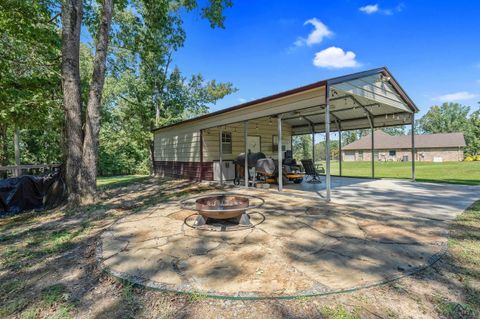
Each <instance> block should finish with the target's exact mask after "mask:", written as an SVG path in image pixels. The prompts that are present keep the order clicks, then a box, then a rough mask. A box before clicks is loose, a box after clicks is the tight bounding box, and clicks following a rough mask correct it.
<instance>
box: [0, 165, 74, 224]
mask: <svg viewBox="0 0 480 319" xmlns="http://www.w3.org/2000/svg"><path fill="white" fill-rule="evenodd" d="M64 196H65V183H64V182H63V179H62V176H61V174H60V172H54V173H50V174H45V175H41V176H35V175H25V176H21V177H14V178H7V179H3V180H0V216H3V215H7V214H8V215H10V214H18V213H21V212H23V211H27V210H31V209H36V210H43V209H49V208H53V207H55V206H57V205H58V204H60V203H61V202H62V201H63V199H64Z"/></svg>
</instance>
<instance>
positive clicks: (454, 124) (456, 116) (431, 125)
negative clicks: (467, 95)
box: [419, 103, 470, 134]
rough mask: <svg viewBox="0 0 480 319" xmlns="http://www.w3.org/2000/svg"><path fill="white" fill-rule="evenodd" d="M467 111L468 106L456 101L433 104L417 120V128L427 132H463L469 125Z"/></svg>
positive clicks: (468, 109) (468, 110)
mask: <svg viewBox="0 0 480 319" xmlns="http://www.w3.org/2000/svg"><path fill="white" fill-rule="evenodd" d="M469 112H470V107H469V106H466V105H461V104H458V103H443V104H442V105H441V106H437V105H434V106H432V107H431V108H430V109H429V110H428V112H427V113H426V114H425V115H424V116H423V117H422V118H421V119H420V120H419V128H420V130H421V131H422V132H424V133H428V134H433V133H452V132H465V130H466V129H467V128H468V126H469V123H468V113H469Z"/></svg>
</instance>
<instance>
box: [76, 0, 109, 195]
mask: <svg viewBox="0 0 480 319" xmlns="http://www.w3.org/2000/svg"><path fill="white" fill-rule="evenodd" d="M112 11H113V0H103V5H102V13H101V18H100V25H99V28H98V32H97V40H96V42H97V43H96V49H95V59H94V61H93V74H92V82H91V83H90V93H89V96H88V104H87V112H86V119H85V134H84V139H83V153H82V165H81V172H80V190H81V196H82V202H83V203H93V202H94V200H95V193H96V190H97V161H98V135H99V132H100V106H101V103H102V95H103V85H104V83H105V69H106V60H107V49H108V36H109V31H110V25H111V22H112Z"/></svg>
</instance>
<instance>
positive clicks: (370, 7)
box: [358, 4, 378, 14]
mask: <svg viewBox="0 0 480 319" xmlns="http://www.w3.org/2000/svg"><path fill="white" fill-rule="evenodd" d="M358 10H360V11H362V12H365V13H366V14H372V13H375V12H378V4H369V5H366V6H363V7H360V8H359V9H358Z"/></svg>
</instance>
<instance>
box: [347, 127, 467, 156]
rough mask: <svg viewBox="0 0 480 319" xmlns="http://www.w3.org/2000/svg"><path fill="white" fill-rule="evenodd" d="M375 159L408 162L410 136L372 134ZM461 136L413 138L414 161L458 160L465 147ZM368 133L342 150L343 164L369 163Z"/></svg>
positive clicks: (370, 145)
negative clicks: (346, 162) (350, 162)
mask: <svg viewBox="0 0 480 319" xmlns="http://www.w3.org/2000/svg"><path fill="white" fill-rule="evenodd" d="M374 146H375V152H374V154H375V160H379V161H411V159H412V136H411V135H401V136H392V135H389V134H387V133H385V132H383V131H375V133H374ZM465 146H466V144H465V138H464V137H463V133H442V134H426V135H415V154H416V156H415V160H417V161H426V162H432V161H435V162H443V161H462V160H463V149H464V148H465ZM371 147H372V136H371V134H369V135H367V136H364V137H362V138H361V139H359V140H357V141H355V142H353V143H350V144H348V145H346V146H344V147H343V148H342V157H343V160H344V161H369V160H371V159H372V157H371Z"/></svg>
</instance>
